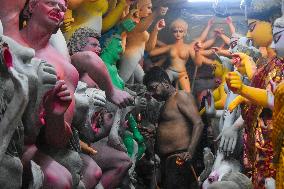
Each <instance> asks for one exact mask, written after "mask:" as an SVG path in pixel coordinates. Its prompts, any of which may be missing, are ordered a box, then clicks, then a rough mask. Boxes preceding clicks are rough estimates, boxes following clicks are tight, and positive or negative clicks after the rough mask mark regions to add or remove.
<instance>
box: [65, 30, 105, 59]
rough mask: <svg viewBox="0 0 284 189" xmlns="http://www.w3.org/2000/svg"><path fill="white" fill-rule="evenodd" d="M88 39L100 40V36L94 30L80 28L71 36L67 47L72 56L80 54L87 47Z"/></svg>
mask: <svg viewBox="0 0 284 189" xmlns="http://www.w3.org/2000/svg"><path fill="white" fill-rule="evenodd" d="M88 37H94V38H99V37H100V34H99V32H97V31H96V30H94V29H92V28H88V27H85V28H79V29H77V30H76V31H75V32H74V33H73V35H72V36H71V38H70V40H69V42H68V44H67V46H68V50H69V54H70V56H72V55H73V54H75V53H77V52H80V51H81V50H82V49H83V48H84V47H85V46H86V45H87V39H88Z"/></svg>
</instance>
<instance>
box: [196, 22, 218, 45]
mask: <svg viewBox="0 0 284 189" xmlns="http://www.w3.org/2000/svg"><path fill="white" fill-rule="evenodd" d="M213 24H214V18H211V19H210V20H209V21H208V24H207V26H206V28H205V29H204V30H203V32H202V33H201V35H200V36H199V37H198V38H197V39H196V40H195V41H201V42H204V41H205V40H206V38H207V36H208V33H209V31H210V29H211V27H212V25H213Z"/></svg>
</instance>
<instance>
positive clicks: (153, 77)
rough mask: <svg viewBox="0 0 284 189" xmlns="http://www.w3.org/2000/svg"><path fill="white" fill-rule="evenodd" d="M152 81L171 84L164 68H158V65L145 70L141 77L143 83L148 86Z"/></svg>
mask: <svg viewBox="0 0 284 189" xmlns="http://www.w3.org/2000/svg"><path fill="white" fill-rule="evenodd" d="M153 82H159V83H162V82H166V83H169V84H171V81H170V78H169V76H168V74H167V72H166V71H165V70H163V69H162V68H160V67H159V66H154V67H153V68H151V69H150V70H149V71H148V72H146V74H145V76H144V78H143V84H144V85H146V86H148V85H149V84H150V83H153Z"/></svg>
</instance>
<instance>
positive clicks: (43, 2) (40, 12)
mask: <svg viewBox="0 0 284 189" xmlns="http://www.w3.org/2000/svg"><path fill="white" fill-rule="evenodd" d="M66 10H67V0H30V1H29V2H28V3H27V4H26V7H25V9H24V11H23V15H24V17H25V18H26V19H27V20H28V22H31V21H33V22H35V23H36V24H37V25H43V26H44V27H45V28H50V29H54V30H55V31H54V32H56V31H57V30H58V28H59V27H60V25H61V24H62V23H63V19H64V14H65V12H66Z"/></svg>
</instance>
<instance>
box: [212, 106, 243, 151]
mask: <svg viewBox="0 0 284 189" xmlns="http://www.w3.org/2000/svg"><path fill="white" fill-rule="evenodd" d="M229 113H230V112H229V111H228V110H225V116H226V114H229ZM220 139H221V142H220V144H219V149H220V151H223V152H225V153H227V155H229V154H230V153H233V152H234V150H235V147H236V144H237V140H238V129H237V128H235V127H234V126H229V127H224V128H223V130H222V131H221V133H220V134H219V136H218V137H217V139H216V141H218V140H220Z"/></svg>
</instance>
